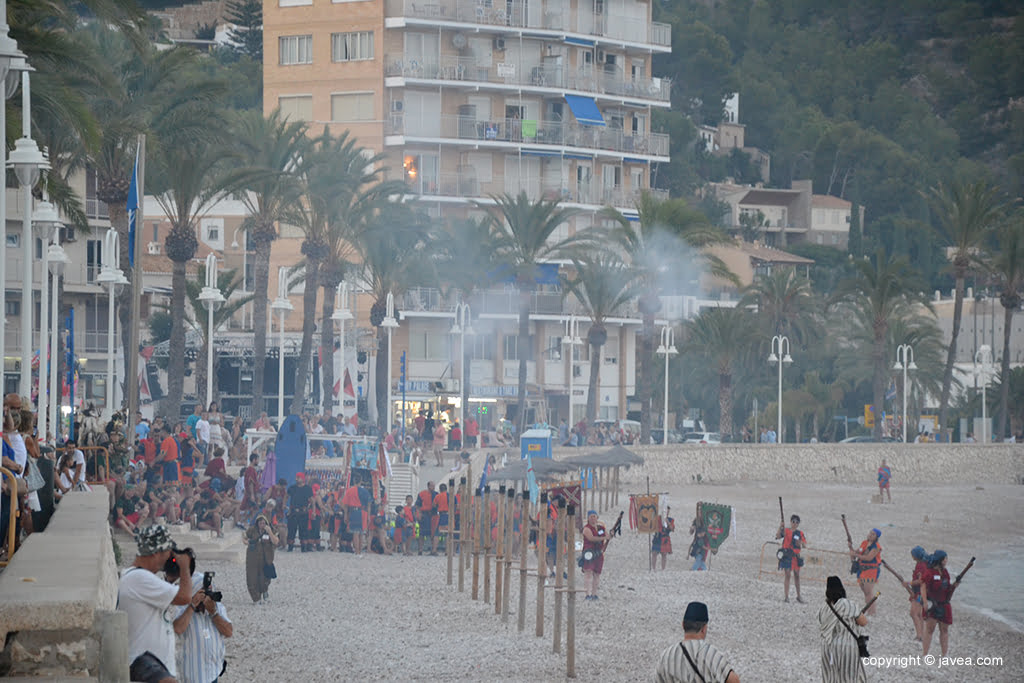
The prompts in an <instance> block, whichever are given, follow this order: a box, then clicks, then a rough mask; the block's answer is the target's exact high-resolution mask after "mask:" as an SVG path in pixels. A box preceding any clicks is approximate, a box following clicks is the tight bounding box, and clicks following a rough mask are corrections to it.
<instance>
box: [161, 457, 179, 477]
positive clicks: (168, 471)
mask: <svg viewBox="0 0 1024 683" xmlns="http://www.w3.org/2000/svg"><path fill="white" fill-rule="evenodd" d="M163 468H164V481H165V482H167V481H178V461H177V460H171V461H170V462H165V463H163Z"/></svg>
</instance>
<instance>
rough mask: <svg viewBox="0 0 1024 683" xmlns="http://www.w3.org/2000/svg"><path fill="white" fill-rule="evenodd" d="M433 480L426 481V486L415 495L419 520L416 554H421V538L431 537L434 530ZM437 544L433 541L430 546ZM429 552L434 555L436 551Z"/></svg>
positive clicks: (434, 546)
mask: <svg viewBox="0 0 1024 683" xmlns="http://www.w3.org/2000/svg"><path fill="white" fill-rule="evenodd" d="M435 493H436V491H434V482H432V481H428V482H427V488H425V489H423V490H422V491H420V492H419V495H418V496H417V497H416V507H417V509H418V510H419V515H418V516H419V522H420V536H419V546H418V548H417V553H416V554H417V555H422V554H423V539H424V538H431V537H432V536H433V532H434V524H433V517H434V494H435ZM436 546H437V544H436V543H433V545H432V546H431V548H436ZM431 554H433V555H436V554H437V551H436V550H432V551H431Z"/></svg>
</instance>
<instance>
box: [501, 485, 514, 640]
mask: <svg viewBox="0 0 1024 683" xmlns="http://www.w3.org/2000/svg"><path fill="white" fill-rule="evenodd" d="M515 505H516V490H515V489H514V488H511V487H509V489H508V492H507V496H506V501H505V509H506V510H507V514H506V516H505V530H504V534H505V567H504V569H505V577H504V579H505V580H504V582H503V589H502V592H501V622H502V623H503V624H507V623H508V594H509V593H511V592H512V539H513V537H514V536H515Z"/></svg>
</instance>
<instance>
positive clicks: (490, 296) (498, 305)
mask: <svg viewBox="0 0 1024 683" xmlns="http://www.w3.org/2000/svg"><path fill="white" fill-rule="evenodd" d="M455 303H456V298H455V295H454V294H453V295H451V296H448V297H446V296H445V295H444V294H443V293H442V292H441V291H440V290H439V289H437V288H434V287H417V288H414V289H411V290H409V291H407V292H406V293H405V294H404V295H403V296H402V298H401V300H400V301H399V302H398V303H397V306H398V309H399V310H400V311H402V312H404V313H406V314H410V313H414V312H431V313H444V312H452V313H453V312H454V311H455ZM519 303H520V302H519V291H518V290H517V289H515V288H514V287H505V288H500V287H498V288H494V289H480V290H476V291H475V292H473V294H472V296H470V298H469V305H470V309H471V310H472V311H473V315H474V316H478V315H480V314H490V315H518V314H519ZM529 307H530V313H532V314H536V315H569V314H570V313H572V314H575V315H579V316H584V317H585V316H586V315H587V313H586V311H585V310H584V309H583V307H582V306H581V305H580V303H579V301H577V300H576V298H575V297H573V296H563V293H562V292H560V291H536V292H531V293H530V304H529ZM453 314H454V313H453ZM639 315H640V314H639V309H638V308H637V306H636V302H635V301H630V302H629V303H627V304H626V305H625V306H623V307H622V308H621V309H620V310H619V312H618V313H617V316H616V317H623V318H638V317H639Z"/></svg>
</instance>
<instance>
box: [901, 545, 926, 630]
mask: <svg viewBox="0 0 1024 683" xmlns="http://www.w3.org/2000/svg"><path fill="white" fill-rule="evenodd" d="M910 556H911V557H912V558H914V560H915V561H916V562H917V564H916V565H914V573H913V575H912V576H911V577H910V581H908V582H907V583H906V584H905V585H906V587H907V588H909V589H910V590H911V591H913V593H912V595H911V596H910V618H911V619H913V621H914V632H915V633H916V634H917V635H916V636H915V637H914V640H916V641H917V642H919V643H920V642H921V641H922V640H923V636H924V609H923V603H922V602H921V584H922V583H924V579H925V576H927V574H928V555H927V554H926V553H925V551H924V548H922V547H921V546H919V545H918V546H914V548H912V549H911V551H910Z"/></svg>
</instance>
